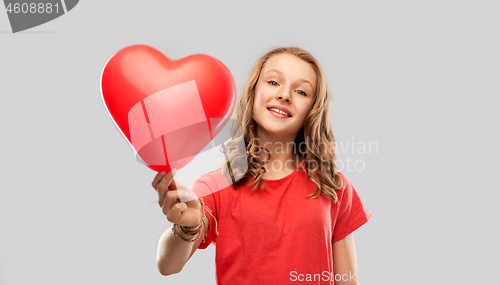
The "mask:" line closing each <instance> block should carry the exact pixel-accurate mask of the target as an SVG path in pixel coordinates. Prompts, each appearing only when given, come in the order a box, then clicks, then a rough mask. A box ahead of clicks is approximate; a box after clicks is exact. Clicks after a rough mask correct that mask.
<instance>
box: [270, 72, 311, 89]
mask: <svg viewBox="0 0 500 285" xmlns="http://www.w3.org/2000/svg"><path fill="white" fill-rule="evenodd" d="M270 71H274V72H276V73H278V74H280V75H283V72H281V71H279V70H277V69H269V70H268V71H266V72H265V73H264V74H266V73H268V72H270ZM298 81H303V82H305V83H309V85H311V87H313V85H312V83H311V81H309V80H307V79H299V80H298ZM313 89H314V87H313Z"/></svg>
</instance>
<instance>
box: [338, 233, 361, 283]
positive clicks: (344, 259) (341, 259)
mask: <svg viewBox="0 0 500 285" xmlns="http://www.w3.org/2000/svg"><path fill="white" fill-rule="evenodd" d="M332 249H333V272H334V274H335V275H334V276H336V277H337V278H336V279H340V276H341V277H342V280H341V281H335V284H342V285H358V284H359V281H358V276H357V271H358V268H357V267H358V266H357V262H356V246H355V244H354V235H353V234H352V233H351V234H349V235H348V236H346V237H345V238H343V239H341V240H339V241H337V242H334V243H332Z"/></svg>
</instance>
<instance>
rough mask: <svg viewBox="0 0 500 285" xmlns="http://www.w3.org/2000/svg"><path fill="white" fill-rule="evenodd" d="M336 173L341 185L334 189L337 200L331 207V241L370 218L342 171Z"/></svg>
mask: <svg viewBox="0 0 500 285" xmlns="http://www.w3.org/2000/svg"><path fill="white" fill-rule="evenodd" d="M338 173H339V175H340V177H341V178H342V180H343V186H342V188H340V190H337V191H336V192H337V197H338V199H339V201H338V203H336V204H335V206H334V207H332V221H333V236H332V242H336V241H339V240H341V239H343V238H345V237H346V236H348V235H349V234H350V233H352V232H354V231H355V230H356V229H358V228H359V227H361V226H362V225H363V224H365V223H366V222H367V221H368V220H369V219H370V218H371V214H370V213H369V212H368V210H366V208H365V207H364V205H363V203H362V202H361V199H360V197H359V195H358V193H357V192H356V189H355V188H354V186H352V184H351V182H350V181H349V180H347V178H345V176H344V175H343V174H342V173H340V172H338Z"/></svg>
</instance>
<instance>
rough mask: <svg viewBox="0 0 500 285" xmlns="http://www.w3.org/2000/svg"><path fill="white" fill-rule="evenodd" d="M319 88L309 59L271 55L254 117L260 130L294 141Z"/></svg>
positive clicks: (257, 91)
mask: <svg viewBox="0 0 500 285" xmlns="http://www.w3.org/2000/svg"><path fill="white" fill-rule="evenodd" d="M315 91H316V73H315V72H314V70H313V68H312V67H311V66H310V65H309V64H308V63H307V62H305V61H304V60H302V59H300V58H298V57H296V56H295V55H291V54H278V55H274V56H272V57H271V58H269V59H268V60H267V61H266V63H265V64H264V66H263V68H262V71H261V73H260V77H259V80H258V81H257V85H256V87H255V99H254V105H253V117H254V119H255V121H256V122H257V124H258V129H259V130H258V131H259V132H263V134H264V135H265V136H266V137H268V138H275V139H276V140H288V141H290V140H292V141H293V140H294V139H295V136H296V135H297V133H298V132H299V130H300V128H301V127H302V126H303V125H304V122H305V119H306V116H307V114H308V113H309V110H310V109H311V107H312V103H313V98H314V96H315V94H314V93H315ZM276 109H280V110H282V111H284V112H286V114H285V115H283V113H281V114H280V113H278V112H279V111H278V110H276ZM276 111H278V112H276Z"/></svg>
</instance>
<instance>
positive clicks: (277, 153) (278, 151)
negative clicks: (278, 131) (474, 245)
mask: <svg viewBox="0 0 500 285" xmlns="http://www.w3.org/2000/svg"><path fill="white" fill-rule="evenodd" d="M295 137H296V135H294V136H288V137H281V138H276V137H270V136H266V135H260V138H259V139H260V145H261V147H262V148H266V149H267V150H268V151H269V152H270V154H271V157H270V158H269V157H268V155H267V153H266V152H265V151H264V150H262V151H261V153H260V158H261V163H262V166H263V167H265V168H266V172H281V173H283V172H284V173H287V172H290V171H293V170H295V169H296V168H297V166H298V157H297V156H296V155H295V154H294V142H295ZM268 158H269V161H267V162H264V161H265V160H267V159H268Z"/></svg>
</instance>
